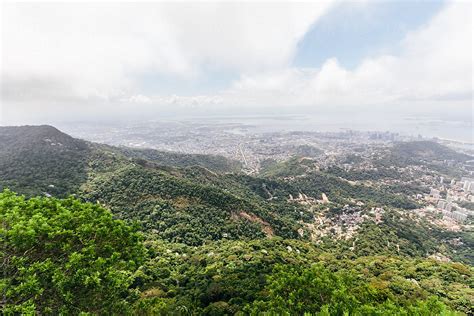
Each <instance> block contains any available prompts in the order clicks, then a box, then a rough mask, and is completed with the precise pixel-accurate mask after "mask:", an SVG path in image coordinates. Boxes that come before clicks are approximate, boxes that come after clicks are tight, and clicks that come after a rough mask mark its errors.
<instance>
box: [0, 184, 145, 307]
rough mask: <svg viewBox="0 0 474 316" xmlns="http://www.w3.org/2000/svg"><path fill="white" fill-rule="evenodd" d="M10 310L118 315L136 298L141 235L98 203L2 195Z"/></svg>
mask: <svg viewBox="0 0 474 316" xmlns="http://www.w3.org/2000/svg"><path fill="white" fill-rule="evenodd" d="M0 222H1V230H0V231H1V233H0V238H1V240H0V243H1V244H2V249H1V261H2V262H3V264H2V271H3V274H2V282H1V288H2V293H3V295H4V296H3V302H2V304H3V308H4V313H5V314H15V313H26V314H31V313H33V312H34V313H40V314H57V313H64V314H78V313H79V312H91V313H99V312H100V313H120V312H121V311H123V310H125V309H126V308H128V306H129V305H130V301H131V300H133V299H134V293H133V291H131V290H130V286H131V284H132V282H133V280H134V277H133V273H134V271H135V270H136V269H137V268H138V267H139V266H140V264H141V263H142V262H143V260H144V257H145V252H144V248H143V247H142V246H141V244H140V242H139V241H140V237H139V235H138V234H137V233H136V232H135V231H134V230H133V229H132V228H131V227H129V226H127V225H125V224H124V223H123V222H121V221H118V220H114V219H113V218H112V214H111V213H110V212H109V211H107V210H105V209H103V208H101V207H100V206H98V205H96V204H83V203H81V202H79V201H77V200H74V199H67V200H57V199H54V198H33V199H29V200H25V199H24V198H23V197H19V196H17V195H14V194H13V193H11V192H9V191H5V192H3V193H0Z"/></svg>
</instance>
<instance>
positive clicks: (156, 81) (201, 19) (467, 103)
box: [0, 1, 473, 140]
mask: <svg viewBox="0 0 474 316" xmlns="http://www.w3.org/2000/svg"><path fill="white" fill-rule="evenodd" d="M471 13H472V5H471V2H469V1H459V2H458V1H427V2H425V1H412V2H410V1H354V2H347V1H318V2H314V3H308V2H306V3H298V2H283V3H277V4H273V3H271V4H270V3H251V2H243V3H231V2H219V3H213V2H195V3H184V2H177V3H168V2H158V3H157V2H144V3H134V2H126V3H113V2H99V3H61V2H54V3H39V2H38V3H28V2H26V3H19V2H6V3H2V22H1V25H2V41H1V42H2V64H1V65H2V67H1V80H2V82H1V88H2V91H1V112H0V113H1V115H0V123H1V124H3V125H7V124H27V123H45V122H49V123H59V122H62V123H64V122H72V121H89V122H90V121H93V122H97V121H117V120H143V119H147V120H149V119H154V120H159V119H163V118H165V119H170V118H171V119H173V118H176V117H181V116H188V117H189V116H190V117H202V116H210V115H211V116H212V115H216V116H235V115H247V116H248V115H250V116H253V115H276V116H279V115H289V114H298V115H310V116H316V117H317V118H319V121H321V119H320V118H321V117H327V120H331V121H333V122H336V123H337V122H339V123H338V124H339V125H341V126H340V127H345V126H346V125H347V122H348V121H349V122H353V123H354V122H355V125H356V126H355V127H357V126H366V127H367V128H371V124H372V123H374V122H377V124H374V126H373V128H374V129H377V128H379V126H384V124H385V125H386V124H388V125H387V126H390V124H392V125H393V122H392V121H393V120H404V119H406V118H407V117H408V118H413V117H415V118H417V119H422V120H428V122H433V121H439V120H443V121H448V122H451V123H449V124H451V125H453V124H454V125H456V124H457V125H459V124H461V125H463V128H464V129H465V130H466V131H467V132H465V133H464V135H463V136H461V137H459V138H462V139H463V140H468V139H469V133H470V131H468V130H469V127H472V91H473V89H472V77H473V76H472V14H471ZM390 122H392V123H390ZM453 122H454V123H453ZM429 124H432V123H429ZM323 125H324V124H323ZM399 125H400V124H399ZM441 134H442V133H441ZM440 136H443V135H440ZM471 136H472V134H471Z"/></svg>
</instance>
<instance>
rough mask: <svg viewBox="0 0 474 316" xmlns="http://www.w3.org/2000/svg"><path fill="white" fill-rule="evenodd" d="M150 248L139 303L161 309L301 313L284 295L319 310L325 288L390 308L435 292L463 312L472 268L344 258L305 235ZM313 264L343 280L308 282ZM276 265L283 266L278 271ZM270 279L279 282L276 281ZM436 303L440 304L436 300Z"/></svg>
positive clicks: (402, 307)
mask: <svg viewBox="0 0 474 316" xmlns="http://www.w3.org/2000/svg"><path fill="white" fill-rule="evenodd" d="M148 247H149V248H150V254H151V256H152V258H151V260H150V261H149V262H148V263H147V264H146V265H145V266H143V267H142V269H141V271H140V273H139V274H138V275H140V276H141V282H142V291H143V295H142V299H141V300H140V302H139V305H140V306H142V308H144V309H145V308H146V309H151V310H155V311H159V312H162V313H166V312H169V311H170V310H171V311H172V310H178V309H179V308H180V307H183V306H185V307H186V310H188V311H189V312H190V313H191V314H205V315H222V314H226V313H227V314H234V313H237V312H239V311H243V310H246V311H248V312H249V311H252V310H253V311H257V310H258V311H270V310H272V308H278V310H273V311H274V312H276V311H278V312H279V313H281V312H283V311H287V312H290V313H291V314H292V315H294V314H298V313H295V310H292V308H293V306H292V304H293V303H295V301H296V300H292V299H290V298H289V297H288V296H286V297H285V295H289V291H291V290H294V291H295V292H296V293H295V294H294V295H302V297H300V298H299V300H300V301H301V303H302V304H303V303H304V306H301V304H300V307H299V308H300V310H299V311H300V312H301V314H302V312H304V311H307V312H316V311H318V310H319V308H321V307H322V305H324V304H320V303H321V302H318V300H313V299H312V298H313V297H319V296H320V295H325V294H324V293H327V291H330V292H331V293H332V292H341V291H342V290H343V292H341V293H340V295H341V296H339V297H333V298H331V300H332V299H336V300H343V301H344V302H347V301H349V302H350V301H354V302H355V305H356V307H357V308H359V307H363V308H369V306H370V307H373V308H383V307H384V305H385V304H387V305H389V306H391V305H390V304H393V305H395V306H393V307H391V308H393V310H397V311H403V310H405V309H410V308H411V307H414V306H417V305H423V304H428V301H429V300H430V298H431V297H433V296H438V299H437V300H438V301H441V302H442V303H443V304H447V305H448V306H450V307H449V308H448V309H456V310H458V311H462V312H466V313H467V312H469V311H470V308H471V305H470V304H471V302H472V300H473V299H474V292H473V290H472V285H473V283H472V282H473V272H472V270H471V269H470V268H468V267H467V266H464V265H462V264H449V263H446V264H441V263H439V262H436V261H434V260H426V259H408V258H401V257H397V256H362V257H359V258H357V259H341V258H337V257H338V254H337V253H336V251H334V253H328V252H323V251H322V250H321V249H319V248H317V247H314V246H312V245H311V244H308V243H305V242H301V241H297V240H284V239H279V238H274V239H264V240H254V241H251V242H242V241H220V242H217V243H211V244H208V245H203V246H200V247H198V248H195V247H189V246H185V245H179V244H170V243H163V242H150V243H149V245H148ZM315 263H318V268H317V269H318V270H317V271H320V270H322V271H323V272H324V274H325V277H328V278H329V279H334V278H335V279H336V280H339V278H341V279H342V280H340V281H337V282H331V283H330V284H328V285H327V286H324V287H320V288H318V286H312V285H311V283H312V282H313V280H312V279H313V278H315V279H316V280H314V281H317V278H316V277H315V276H314V272H313V271H312V269H313V268H312V266H313V265H314V264H315ZM322 266H324V269H322V268H321V267H322ZM281 270H283V271H286V272H285V273H284V274H283V275H282V274H281V273H280V272H281ZM292 274H307V275H306V277H305V278H303V280H299V281H300V282H303V281H304V282H307V284H304V283H303V284H295V285H294V288H292V287H291V284H292V283H291V282H292V280H294V276H292ZM274 282H278V284H280V285H279V287H277V288H275V286H276V285H275V284H274ZM338 282H339V283H338ZM272 291H273V293H272V295H273V297H272V295H270V292H272ZM298 291H301V292H299V293H298ZM304 291H306V292H304ZM331 293H330V294H331ZM354 295H356V297H353V296H354ZM281 300H283V301H281ZM277 301H278V304H277ZM390 302H391V303H390ZM429 302H431V301H429ZM296 303H298V302H296ZM325 303H326V304H329V303H330V302H325ZM312 304H313V305H312ZM277 305H278V307H277ZM363 305H365V306H363ZM435 305H436V306H442V305H441V304H439V302H438V303H436V304H435ZM343 307H344V308H349V307H350V306H343ZM353 307H354V306H353ZM387 308H388V307H387ZM440 308H441V309H442V308H443V307H440ZM332 314H337V313H332Z"/></svg>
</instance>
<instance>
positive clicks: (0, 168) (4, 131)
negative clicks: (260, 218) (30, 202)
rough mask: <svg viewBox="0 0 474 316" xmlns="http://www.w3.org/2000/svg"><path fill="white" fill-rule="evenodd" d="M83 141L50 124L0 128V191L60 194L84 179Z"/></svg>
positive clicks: (86, 149)
mask: <svg viewBox="0 0 474 316" xmlns="http://www.w3.org/2000/svg"><path fill="white" fill-rule="evenodd" d="M88 155H89V147H88V145H87V143H86V142H84V141H82V140H78V139H74V138H72V137H71V136H68V135H66V134H63V133H61V132H59V131H58V130H57V129H55V128H54V127H51V126H23V127H0V190H2V189H3V188H10V189H12V190H15V191H17V192H20V193H23V194H27V195H29V196H33V195H39V194H43V193H45V192H46V193H49V194H52V195H56V196H57V195H59V196H64V195H67V194H68V193H72V192H74V191H75V190H77V188H78V187H79V186H80V184H81V183H83V182H84V181H86V177H87V171H86V167H87V156H88Z"/></svg>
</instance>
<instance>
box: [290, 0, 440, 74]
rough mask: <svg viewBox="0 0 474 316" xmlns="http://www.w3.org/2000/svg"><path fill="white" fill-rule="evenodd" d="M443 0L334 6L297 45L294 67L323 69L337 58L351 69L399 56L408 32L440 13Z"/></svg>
mask: <svg viewBox="0 0 474 316" xmlns="http://www.w3.org/2000/svg"><path fill="white" fill-rule="evenodd" d="M444 4H445V2H444V1H406V0H402V1H375V2H370V3H359V2H344V3H342V4H339V5H337V6H335V7H333V8H332V9H331V10H330V11H329V12H327V13H326V14H325V15H324V16H322V18H321V19H319V20H318V21H316V23H315V24H314V25H313V26H312V27H311V29H310V30H309V31H308V32H307V33H306V35H305V36H304V38H303V39H302V40H301V41H300V43H299V44H298V50H297V52H296V55H295V58H294V60H293V65H294V66H295V67H320V66H321V65H322V64H323V62H324V61H326V60H327V59H328V58H331V57H336V58H337V59H338V61H339V62H340V63H341V65H342V66H344V67H346V68H349V69H352V68H354V67H355V66H357V65H358V64H359V63H360V62H361V60H362V59H364V58H367V57H373V56H376V55H380V54H381V53H387V52H388V53H391V54H396V53H397V50H398V43H399V42H400V41H401V40H402V39H403V38H404V36H405V35H406V33H407V32H408V31H412V30H414V29H417V28H419V27H420V26H422V25H423V24H425V23H427V21H429V20H430V18H431V17H432V16H433V15H434V14H436V13H438V12H439V11H440V10H441V8H442V7H443V6H444Z"/></svg>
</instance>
